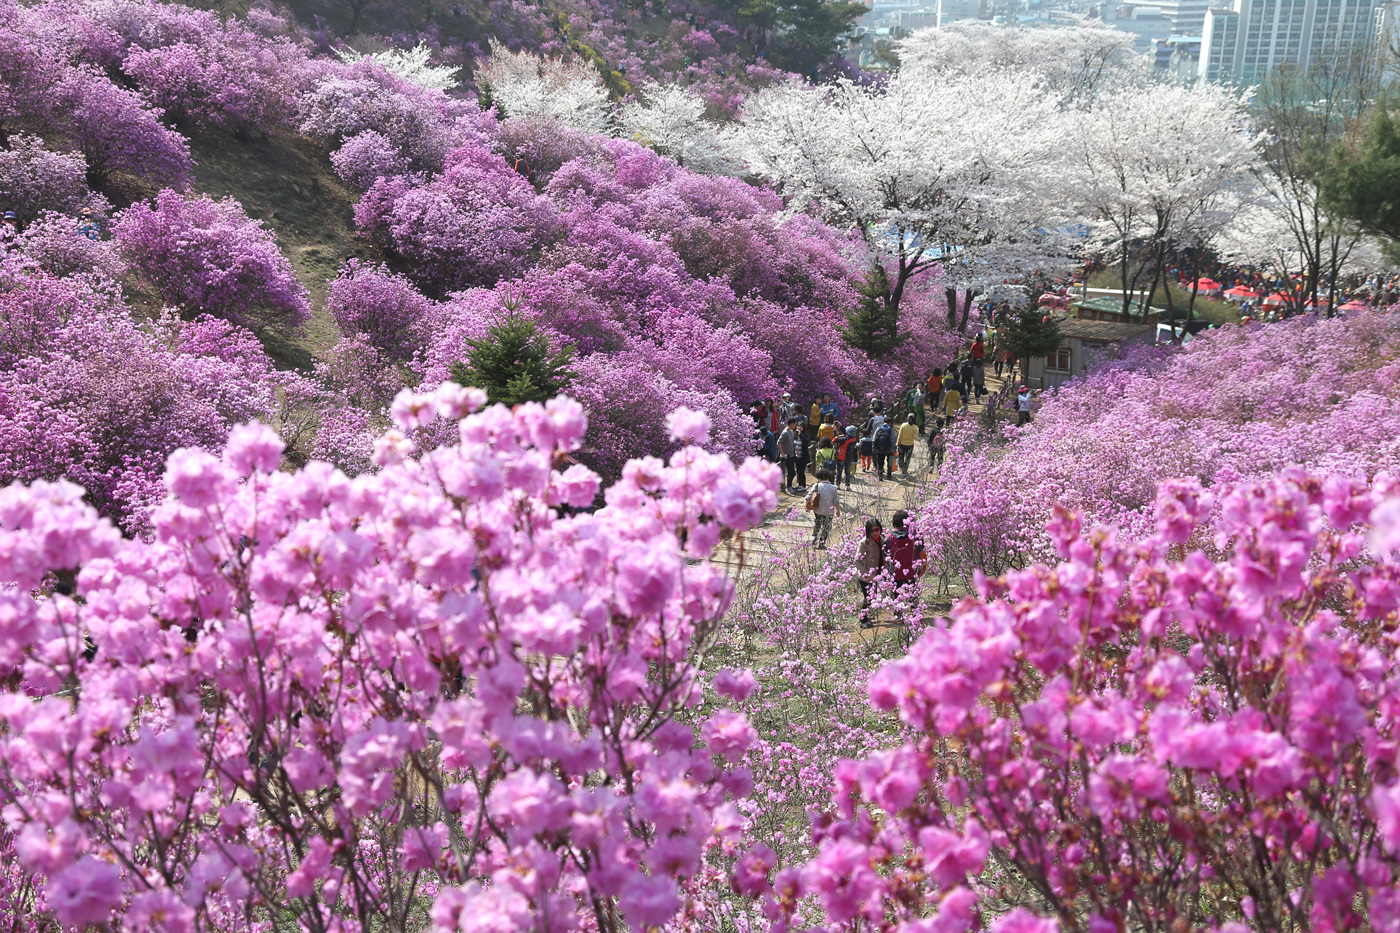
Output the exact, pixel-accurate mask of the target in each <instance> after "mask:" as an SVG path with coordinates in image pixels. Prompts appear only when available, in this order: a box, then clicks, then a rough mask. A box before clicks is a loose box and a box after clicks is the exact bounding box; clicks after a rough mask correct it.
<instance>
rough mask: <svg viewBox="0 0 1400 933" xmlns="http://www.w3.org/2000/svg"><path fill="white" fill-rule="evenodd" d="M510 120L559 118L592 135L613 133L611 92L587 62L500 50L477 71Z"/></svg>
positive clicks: (477, 75) (479, 80)
mask: <svg viewBox="0 0 1400 933" xmlns="http://www.w3.org/2000/svg"><path fill="white" fill-rule="evenodd" d="M476 80H477V83H478V84H484V85H486V87H487V88H489V90H490V94H491V97H492V99H493V100H495V101H497V102H499V104H500V106H501V108H502V109H503V110H504V111H505V114H506V115H507V116H510V117H523V118H532V119H550V120H556V121H558V122H559V123H561V124H563V125H564V126H569V127H573V128H574V129H576V130H582V131H584V132H586V133H596V134H600V135H601V134H605V133H607V132H608V117H609V112H610V109H611V108H610V106H609V104H608V90H607V88H606V87H604V86H603V78H602V76H601V75H600V74H598V70H597V69H596V68H594V67H593V66H591V65H589V64H587V63H586V62H564V61H560V60H559V59H555V58H540V57H538V56H536V55H532V54H530V53H529V52H512V51H510V50H509V49H507V48H506V47H505V46H500V45H498V46H496V47H495V48H493V49H492V50H491V55H490V57H488V58H487V60H486V62H485V63H484V64H483V65H481V66H480V67H479V68H478V69H477V72H476Z"/></svg>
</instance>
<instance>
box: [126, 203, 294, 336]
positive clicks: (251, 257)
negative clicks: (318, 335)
mask: <svg viewBox="0 0 1400 933" xmlns="http://www.w3.org/2000/svg"><path fill="white" fill-rule="evenodd" d="M112 234H113V237H114V238H115V239H116V241H117V243H118V244H119V245H120V247H121V250H122V254H123V256H124V257H125V258H126V259H127V260H128V261H129V262H130V263H131V266H132V268H133V269H134V270H135V271H137V272H138V273H140V274H141V275H142V276H143V277H144V278H145V279H146V280H148V281H149V282H150V283H151V284H152V285H153V286H155V288H156V289H157V290H159V292H160V293H161V295H162V296H163V297H164V298H165V300H166V301H168V302H170V303H172V304H175V305H178V306H179V307H180V308H182V309H183V310H185V311H187V312H189V313H205V314H212V315H214V316H216V317H221V318H224V319H225V320H227V321H230V322H232V323H234V324H238V325H240V326H246V327H275V328H281V329H288V330H295V329H298V328H300V327H301V326H302V325H303V323H304V322H305V321H306V319H307V318H308V317H309V316H310V313H311V308H310V304H309V301H308V298H307V293H306V289H305V288H304V287H303V286H302V285H301V283H300V282H298V281H297V278H296V275H295V273H293V271H292V266H291V263H290V262H289V261H288V260H287V257H286V256H284V255H283V254H282V252H281V250H279V249H278V248H277V242H276V240H275V239H274V237H273V233H272V231H271V230H269V229H267V228H266V227H264V226H263V225H262V222H261V221H257V220H253V219H251V218H249V217H248V215H247V214H245V213H244V212H243V206H242V205H241V204H239V203H238V202H237V201H236V200H234V199H233V198H225V199H224V200H222V201H215V200H212V199H210V198H208V197H196V198H190V197H185V196H183V195H181V194H180V193H178V192H176V191H171V190H169V189H166V190H163V191H161V192H160V193H159V194H158V195H157V196H156V198H155V200H154V203H153V204H148V203H146V202H144V201H140V202H137V203H135V204H133V205H131V207H129V208H127V209H126V210H125V211H123V212H122V213H121V214H120V215H119V216H118V217H117V220H116V222H115V223H114V224H113V225H112Z"/></svg>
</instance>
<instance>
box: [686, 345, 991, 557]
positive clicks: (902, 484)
mask: <svg viewBox="0 0 1400 933" xmlns="http://www.w3.org/2000/svg"><path fill="white" fill-rule="evenodd" d="M995 372H996V371H995V369H994V368H992V367H990V366H989V367H988V369H987V377H986V383H987V393H988V394H987V395H986V396H984V401H983V402H976V403H973V402H969V403H968V409H967V414H965V415H963V416H962V417H963V418H964V419H966V418H980V417H981V416H982V413H983V411H984V410H985V409H986V404H985V403H986V402H987V401H990V400H991V399H993V398H995V397H996V396H997V394H998V393H999V392H1001V390H1002V389H1003V387H1004V386H1005V385H1006V383H1007V380H1005V379H1002V378H1000V377H998V376H996V374H995ZM1008 375H1009V373H1008ZM925 411H926V412H928V409H927V408H925ZM926 417H927V423H928V425H929V426H930V427H932V425H933V424H934V423H935V421H934V418H935V416H934V415H933V413H932V412H928V414H927V416H926ZM926 439H927V438H926V437H921V438H919V442H918V443H917V444H915V445H914V457H913V460H912V462H911V463H910V465H909V473H908V475H905V474H902V473H900V472H898V470H896V471H895V474H894V478H893V479H892V480H885V481H883V482H880V481H877V480H876V479H875V474H874V473H873V472H871V473H860V472H857V473H856V476H855V480H854V482H853V483H852V484H851V488H850V489H849V490H848V489H846V488H845V487H844V486H842V487H841V516H840V518H838V519H837V520H836V521H835V522H834V523H833V525H832V529H831V540H832V541H838V540H840V539H841V538H842V537H843V536H845V535H847V534H851V533H855V531H856V529H858V528H860V527H862V526H864V524H865V521H866V519H868V518H878V519H879V520H880V522H881V524H883V525H884V526H885V529H886V530H888V529H889V528H890V517H891V516H892V515H893V514H894V513H895V512H897V511H898V510H900V509H903V508H908V507H910V506H911V505H913V504H914V503H916V502H917V501H919V500H920V499H921V498H922V497H923V493H924V492H925V489H926V487H927V486H928V485H929V483H931V482H932V481H933V480H935V479H936V478H937V474H936V473H934V472H930V470H929V462H928V456H929V455H928V445H927V444H926V443H925V441H926ZM808 478H809V479H811V476H810V471H809V477H808ZM811 488H812V487H811V486H809V487H808V491H809V492H810V491H811ZM778 500H779V501H778V508H777V509H776V510H774V511H773V512H770V513H769V514H768V515H767V517H766V518H765V519H764V521H763V524H762V525H760V526H759V527H758V528H756V529H754V530H753V531H750V532H748V533H747V534H745V535H744V536H743V548H742V549H729V548H720V549H718V550H716V552H715V556H714V558H713V559H714V562H715V563H716V564H718V565H720V566H722V567H724V568H725V570H726V571H727V572H729V573H731V574H738V573H739V572H740V562H741V555H742V566H743V570H744V571H747V572H749V573H752V572H754V570H755V568H757V567H760V566H768V565H769V564H770V563H771V559H772V558H775V557H781V556H783V555H786V554H790V553H792V551H793V550H794V549H797V548H810V547H811V542H812V527H813V517H812V513H810V512H808V511H806V510H805V508H804V503H805V501H806V496H805V495H796V496H792V495H788V494H787V493H785V492H780V493H779V494H778ZM792 582H796V581H792Z"/></svg>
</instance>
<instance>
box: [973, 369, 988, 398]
mask: <svg viewBox="0 0 1400 933" xmlns="http://www.w3.org/2000/svg"><path fill="white" fill-rule="evenodd" d="M972 394H973V395H974V396H975V397H976V399H977V401H978V402H981V401H982V396H984V395H986V394H987V367H986V365H985V364H984V363H983V362H982V361H981V360H973V361H972Z"/></svg>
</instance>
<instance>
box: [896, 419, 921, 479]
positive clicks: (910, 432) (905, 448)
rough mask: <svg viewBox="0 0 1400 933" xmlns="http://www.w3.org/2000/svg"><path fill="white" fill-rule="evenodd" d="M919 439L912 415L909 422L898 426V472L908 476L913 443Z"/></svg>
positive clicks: (912, 454) (917, 428) (917, 427)
mask: <svg viewBox="0 0 1400 933" xmlns="http://www.w3.org/2000/svg"><path fill="white" fill-rule="evenodd" d="M918 439H919V426H918V425H917V424H916V423H915V421H914V413H913V412H912V411H911V412H910V413H909V420H908V421H906V422H905V423H904V424H901V425H900V426H899V437H898V444H899V472H900V473H903V474H904V475H905V476H908V475H909V461H910V460H911V459H913V457H914V443H915V442H916V441H917V440H918Z"/></svg>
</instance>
